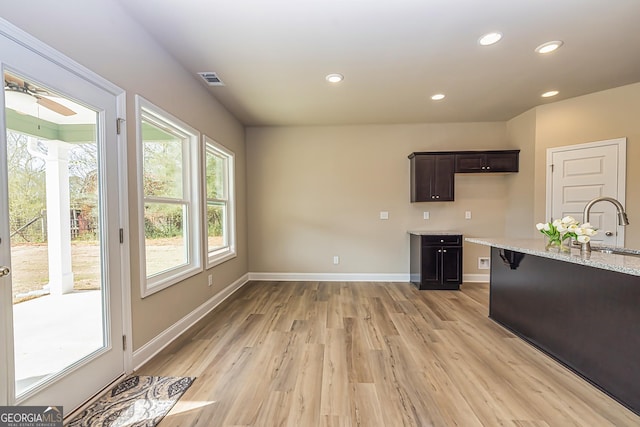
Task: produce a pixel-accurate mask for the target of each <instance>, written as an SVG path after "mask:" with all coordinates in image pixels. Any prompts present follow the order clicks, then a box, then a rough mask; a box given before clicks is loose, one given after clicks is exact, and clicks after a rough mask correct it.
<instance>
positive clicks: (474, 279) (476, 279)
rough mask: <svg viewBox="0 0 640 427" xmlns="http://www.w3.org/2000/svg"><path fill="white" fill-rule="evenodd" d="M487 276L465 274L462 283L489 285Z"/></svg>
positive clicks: (488, 276)
mask: <svg viewBox="0 0 640 427" xmlns="http://www.w3.org/2000/svg"><path fill="white" fill-rule="evenodd" d="M490 277H491V275H489V274H465V275H463V276H462V281H463V282H464V283H480V282H482V283H489V278H490Z"/></svg>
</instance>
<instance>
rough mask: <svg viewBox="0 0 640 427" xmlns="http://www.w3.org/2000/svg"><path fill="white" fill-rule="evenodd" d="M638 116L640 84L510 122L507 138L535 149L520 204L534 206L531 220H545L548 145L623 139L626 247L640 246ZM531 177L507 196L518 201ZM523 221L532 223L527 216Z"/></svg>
mask: <svg viewBox="0 0 640 427" xmlns="http://www.w3.org/2000/svg"><path fill="white" fill-rule="evenodd" d="M639 118H640V83H635V84H632V85H627V86H622V87H619V88H615V89H610V90H606V91H602V92H596V93H592V94H589V95H585V96H580V97H576V98H572V99H568V100H565V101H559V102H555V103H551V104H548V105H543V106H540V107H537V108H536V109H535V110H532V111H529V112H527V113H525V114H522V115H520V116H518V117H516V118H514V119H512V120H510V121H509V122H508V124H507V127H508V128H509V130H510V132H509V135H510V138H513V140H514V141H515V140H520V141H523V143H524V146H527V147H529V148H527V149H528V150H529V151H531V150H533V152H534V153H535V155H534V156H533V158H534V161H535V165H534V171H533V174H528V176H529V177H530V178H531V177H532V179H533V181H532V182H533V197H532V198H529V200H528V201H527V200H526V199H525V200H523V202H522V203H523V204H526V206H530V207H532V212H533V213H534V217H535V219H533V221H535V222H540V221H543V220H544V218H545V207H546V188H545V182H546V153H547V149H548V148H552V147H559V146H566V145H575V144H582V143H586V142H593V141H602V140H607V139H613V138H620V137H626V138H627V168H626V169H627V177H626V182H627V191H626V196H625V197H626V203H625V204H626V211H627V213H628V215H629V221H630V222H631V224H630V225H629V226H628V227H627V229H626V230H625V235H626V242H625V246H627V247H633V248H640V192H639V191H638V189H637V188H636V185H635V184H636V183H638V182H640V120H639ZM532 120H533V122H534V123H535V125H534V126H533V129H532ZM518 135H520V137H518ZM521 165H522V164H521ZM530 178H525V181H526V182H522V183H519V184H518V187H517V188H514V189H513V191H512V192H511V193H510V195H511V196H510V197H513V198H514V200H516V197H517V196H515V195H516V194H525V193H528V192H530V191H531V188H532V187H531V184H530V182H529V181H530ZM512 212H513V211H512ZM514 213H515V212H514ZM527 223H531V218H530V217H528V218H527Z"/></svg>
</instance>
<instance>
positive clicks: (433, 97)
mask: <svg viewBox="0 0 640 427" xmlns="http://www.w3.org/2000/svg"><path fill="white" fill-rule="evenodd" d="M431 99H433V100H434V101H440V100H441V99H444V94H443V93H436V94H435V95H433V96H432V97H431Z"/></svg>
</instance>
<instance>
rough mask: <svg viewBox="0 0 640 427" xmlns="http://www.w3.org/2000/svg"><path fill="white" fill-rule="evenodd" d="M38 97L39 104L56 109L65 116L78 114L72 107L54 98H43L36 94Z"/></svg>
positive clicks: (52, 109)
mask: <svg viewBox="0 0 640 427" xmlns="http://www.w3.org/2000/svg"><path fill="white" fill-rule="evenodd" d="M36 98H37V99H38V101H37V103H38V104H40V105H42V106H43V107H45V108H48V109H49V110H51V111H55V112H56V113H58V114H61V115H63V116H73V115H75V114H76V112H75V111H73V110H72V109H70V108H67V107H65V106H64V105H62V104H60V103H58V102H56V101H54V100H52V99H48V98H43V97H40V96H36Z"/></svg>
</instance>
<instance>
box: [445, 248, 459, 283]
mask: <svg viewBox="0 0 640 427" xmlns="http://www.w3.org/2000/svg"><path fill="white" fill-rule="evenodd" d="M460 283H462V248H460V247H444V248H442V284H443V287H449V286H454V288H455V289H457V288H458V285H459V284H460Z"/></svg>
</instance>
